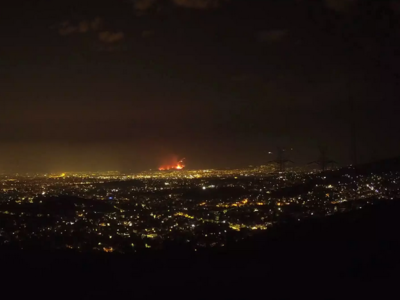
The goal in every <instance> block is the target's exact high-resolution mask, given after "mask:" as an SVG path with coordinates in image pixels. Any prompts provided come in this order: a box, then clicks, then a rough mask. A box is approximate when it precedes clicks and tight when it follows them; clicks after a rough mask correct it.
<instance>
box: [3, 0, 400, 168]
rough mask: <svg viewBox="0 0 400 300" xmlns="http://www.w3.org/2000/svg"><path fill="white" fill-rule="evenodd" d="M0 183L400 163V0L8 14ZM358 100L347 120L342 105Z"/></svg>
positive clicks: (152, 5)
mask: <svg viewBox="0 0 400 300" xmlns="http://www.w3.org/2000/svg"><path fill="white" fill-rule="evenodd" d="M7 2H8V3H4V4H3V7H2V9H1V13H0V14H1V18H0V22H1V26H0V31H1V46H0V82H1V88H0V104H1V106H0V107H1V109H0V170H18V171H52V172H58V171H72V170H114V169H116V170H122V171H126V170H137V171H140V170H148V169H151V168H152V169H155V168H157V167H158V166H159V164H160V162H161V161H162V160H164V159H165V157H168V156H171V155H177V156H178V157H186V164H187V167H188V168H222V167H241V166H247V165H250V164H261V163H265V162H266V161H268V160H270V159H273V158H274V157H273V156H271V155H268V151H273V152H274V151H275V149H276V148H277V147H293V148H294V150H293V151H291V153H290V158H291V159H292V160H294V161H296V163H298V164H302V163H305V162H308V161H310V160H314V159H316V158H317V157H318V146H320V145H324V146H325V147H327V148H328V149H329V150H328V151H329V152H328V155H329V156H330V157H331V158H332V159H334V160H336V161H338V162H339V163H341V164H347V163H349V162H350V154H351V153H350V133H349V132H350V130H349V129H350V120H351V118H354V119H355V120H356V123H357V140H358V150H359V151H358V153H359V160H360V161H368V160H371V159H372V158H385V157H391V156H396V155H399V154H400V141H399V138H398V133H399V132H400V122H399V121H398V115H399V109H398V108H396V107H397V106H399V105H398V102H399V101H398V99H399V96H400V93H399V83H400V81H399V74H400V59H399V55H400V43H399V41H400V1H384V0H379V1H376V0H371V1H368V0H358V1H357V0H287V1H285V0H276V1H273V0H260V1H256V0H220V1H218V0H215V1H213V0H164V1H163V0H137V1H134V0H131V1H128V0H124V1H122V0H121V1H119V0H96V1H92V0H87V1H83V0H68V1H64V0H58V1H49V0H42V1H34V0H15V1H7ZM350 98H352V99H354V101H355V107H356V112H355V114H354V116H351V114H350V111H349V99H350Z"/></svg>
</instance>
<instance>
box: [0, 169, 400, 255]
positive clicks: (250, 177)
mask: <svg viewBox="0 0 400 300" xmlns="http://www.w3.org/2000/svg"><path fill="white" fill-rule="evenodd" d="M273 171H274V168H273V167H272V166H271V167H267V166H263V167H258V168H247V169H236V170H198V171H197V170H175V171H173V170H170V171H156V172H143V173H137V174H120V173H119V172H100V173H62V174H58V175H56V174H42V175H40V174H36V175H21V174H17V175H2V177H1V188H2V193H1V204H0V214H1V215H2V219H1V222H2V225H1V241H2V243H3V244H6V245H19V247H21V248H24V247H30V246H32V245H33V244H35V243H40V244H47V245H52V246H54V247H55V248H57V249H63V248H70V249H76V250H81V251H105V252H114V251H116V252H122V253H125V252H135V251H136V250H137V249H141V248H156V249H160V248H162V247H163V244H164V243H165V242H166V241H168V240H172V241H175V240H178V241H183V242H184V243H186V244H188V245H190V247H191V248H192V249H194V250H197V249H200V248H205V247H206V248H207V247H223V246H224V245H225V244H226V242H227V240H234V241H239V240H241V239H243V238H245V237H248V236H251V235H253V234H254V233H257V232H259V231H263V230H268V228H270V227H272V226H274V224H276V223H281V222H288V221H297V222H299V221H302V220H303V219H306V218H310V217H324V216H328V215H332V214H336V213H341V212H346V211H350V210H354V209H360V208H363V207H364V206H365V205H372V204H374V203H375V202H376V201H379V199H393V198H396V197H398V196H399V187H398V186H399V185H398V183H399V182H400V172H387V173H380V174H374V173H370V174H359V175H356V176H355V175H352V174H354V172H353V171H354V170H353V169H352V168H345V169H340V170H332V171H327V172H323V173H320V172H317V171H313V172H306V171H304V172H296V171H288V172H284V173H276V172H273Z"/></svg>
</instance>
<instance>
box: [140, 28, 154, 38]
mask: <svg viewBox="0 0 400 300" xmlns="http://www.w3.org/2000/svg"><path fill="white" fill-rule="evenodd" d="M152 35H154V30H144V31H143V32H142V37H144V38H146V37H150V36H152Z"/></svg>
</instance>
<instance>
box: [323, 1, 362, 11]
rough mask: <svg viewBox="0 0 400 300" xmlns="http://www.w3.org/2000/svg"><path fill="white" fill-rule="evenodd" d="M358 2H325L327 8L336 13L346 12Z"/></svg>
mask: <svg viewBox="0 0 400 300" xmlns="http://www.w3.org/2000/svg"><path fill="white" fill-rule="evenodd" d="M357 1H358V0H325V4H326V6H327V7H328V8H330V9H332V10H335V11H337V12H347V11H348V10H349V9H351V7H352V6H353V5H354V4H355V3H356V2H357Z"/></svg>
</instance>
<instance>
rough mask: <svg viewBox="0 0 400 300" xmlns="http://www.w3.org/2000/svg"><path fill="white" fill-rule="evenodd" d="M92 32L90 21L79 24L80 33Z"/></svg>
mask: <svg viewBox="0 0 400 300" xmlns="http://www.w3.org/2000/svg"><path fill="white" fill-rule="evenodd" d="M89 30H90V23H89V22H88V21H82V22H80V23H79V32H80V33H86V32H88V31H89Z"/></svg>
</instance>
